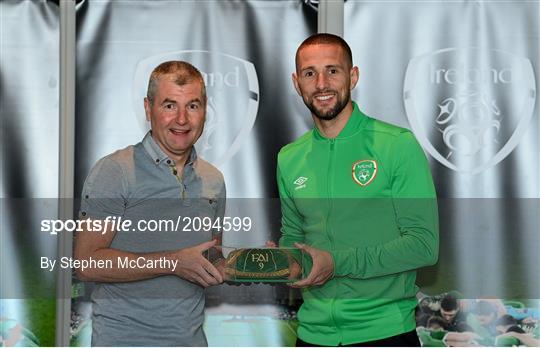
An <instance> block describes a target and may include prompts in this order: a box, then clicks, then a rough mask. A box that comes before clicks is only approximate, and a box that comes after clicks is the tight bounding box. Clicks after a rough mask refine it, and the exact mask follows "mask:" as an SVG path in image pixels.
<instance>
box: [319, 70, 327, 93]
mask: <svg viewBox="0 0 540 348" xmlns="http://www.w3.org/2000/svg"><path fill="white" fill-rule="evenodd" d="M316 82H317V86H316V87H317V89H325V88H326V87H327V82H328V80H327V76H326V74H324V73H321V74H317V81H316Z"/></svg>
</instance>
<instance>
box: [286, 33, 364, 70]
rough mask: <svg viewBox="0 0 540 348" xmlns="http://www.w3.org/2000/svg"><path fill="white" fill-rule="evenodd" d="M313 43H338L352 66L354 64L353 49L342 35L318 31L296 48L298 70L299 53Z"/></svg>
mask: <svg viewBox="0 0 540 348" xmlns="http://www.w3.org/2000/svg"><path fill="white" fill-rule="evenodd" d="M311 45H337V46H339V47H341V48H342V49H343V52H345V58H347V63H349V64H350V67H351V68H352V66H353V59H352V51H351V47H350V46H349V44H348V43H347V42H346V41H345V40H343V39H342V38H341V37H339V36H337V35H334V34H329V33H318V34H313V35H311V36H310V37H308V38H307V39H305V40H304V41H303V42H302V43H301V44H300V46H298V49H297V50H296V57H295V64H296V70H297V71H298V54H299V52H300V50H301V49H302V48H304V47H306V46H311Z"/></svg>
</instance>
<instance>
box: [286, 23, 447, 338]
mask: <svg viewBox="0 0 540 348" xmlns="http://www.w3.org/2000/svg"><path fill="white" fill-rule="evenodd" d="M358 76H359V74H358V68H357V67H355V66H353V64H352V54H351V49H350V48H349V46H348V45H347V43H346V42H345V41H344V40H343V39H341V38H340V37H338V36H335V35H331V34H316V35H313V36H311V37H309V38H307V39H306V40H305V41H304V42H303V43H302V44H301V45H300V47H299V48H298V50H297V52H296V72H295V73H294V74H293V76H292V78H293V83H294V87H295V88H296V90H297V92H298V94H299V95H300V96H301V97H302V99H303V100H304V103H305V104H306V106H307V107H308V109H309V110H310V111H311V115H312V117H313V121H314V123H315V127H313V130H311V131H309V132H307V133H306V134H304V135H303V136H301V137H300V138H299V139H298V140H296V141H295V142H294V143H292V144H289V145H287V146H285V147H284V148H283V149H281V151H280V153H279V156H278V171H277V172H278V173H277V176H278V187H279V193H280V197H281V206H282V233H283V236H282V238H281V239H280V245H281V246H293V245H296V246H297V247H299V248H301V249H303V250H304V251H306V252H307V253H309V254H310V255H311V257H312V260H313V264H312V266H310V267H308V268H311V269H310V272H309V274H308V275H307V277H306V278H305V279H303V280H300V281H298V282H296V283H294V284H293V286H296V287H299V288H302V289H303V292H302V293H303V297H304V303H303V304H302V307H301V308H300V311H299V312H298V319H299V324H300V325H299V327H298V341H297V345H298V346H304V345H308V346H314V345H322V346H337V345H354V346H358V345H367V346H411V345H419V341H418V337H417V336H416V333H415V318H414V309H415V307H416V304H417V301H416V298H415V294H416V291H417V290H418V288H417V287H416V285H415V277H416V269H417V268H418V267H421V266H426V265H432V264H434V263H435V262H436V261H437V256H438V223H437V206H436V200H435V190H434V187H433V182H432V179H431V173H430V171H429V167H428V163H427V160H426V157H425V155H424V153H423V151H422V149H421V148H420V146H419V145H418V143H417V142H416V140H415V138H414V136H413V135H412V133H411V132H410V131H408V130H406V129H403V128H399V127H396V126H393V125H390V124H387V123H384V122H381V121H377V120H375V119H373V118H371V117H368V116H366V115H365V114H363V113H362V112H361V111H360V109H359V107H358V105H357V104H356V103H354V102H353V101H352V100H351V90H352V89H353V88H354V87H355V86H356V83H357V82H358ZM381 93H383V91H381Z"/></svg>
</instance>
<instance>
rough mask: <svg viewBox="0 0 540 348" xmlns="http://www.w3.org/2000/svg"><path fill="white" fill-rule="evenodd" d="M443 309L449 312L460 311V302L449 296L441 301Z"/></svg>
mask: <svg viewBox="0 0 540 348" xmlns="http://www.w3.org/2000/svg"><path fill="white" fill-rule="evenodd" d="M441 309H443V310H445V311H447V312H449V311H453V310H456V309H458V302H457V299H456V298H455V297H454V296H451V295H447V296H445V297H443V299H442V300H441Z"/></svg>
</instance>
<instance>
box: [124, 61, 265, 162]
mask: <svg viewBox="0 0 540 348" xmlns="http://www.w3.org/2000/svg"><path fill="white" fill-rule="evenodd" d="M168 60H183V61H186V62H189V63H191V64H193V65H194V66H195V67H197V68H198V69H199V70H200V71H201V74H202V75H203V78H204V82H205V84H206V94H207V96H208V105H207V110H206V122H205V124H204V132H203V134H202V135H201V137H200V138H199V140H198V141H197V143H196V144H195V147H196V149H197V153H198V154H199V155H201V156H202V157H203V158H204V159H205V160H207V161H209V162H210V163H212V164H214V165H216V166H218V167H220V166H222V165H223V164H225V163H226V162H227V161H228V160H229V159H230V158H231V157H232V156H233V155H234V154H235V153H236V152H238V150H239V149H240V148H241V147H242V145H244V143H245V141H246V140H247V137H248V135H249V133H250V131H251V129H252V128H253V124H254V123H255V118H256V117H257V110H258V106H259V82H258V79H257V72H256V71H255V66H254V65H253V64H252V63H251V62H248V61H246V60H243V59H240V58H238V57H234V56H231V55H228V54H223V53H219V52H212V51H197V50H189V51H175V52H167V53H163V54H160V55H156V56H152V57H149V58H146V59H144V60H142V61H140V62H139V63H138V65H137V68H136V71H135V80H134V83H133V91H132V95H133V108H134V111H135V113H136V115H137V119H138V120H139V122H140V124H141V126H142V127H143V129H144V130H148V127H149V126H148V124H147V122H146V121H145V115H144V110H143V108H142V100H143V98H144V97H145V96H146V88H147V85H148V79H149V77H150V74H151V73H152V70H153V69H154V68H155V67H156V66H158V65H159V64H161V63H162V62H165V61H168Z"/></svg>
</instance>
